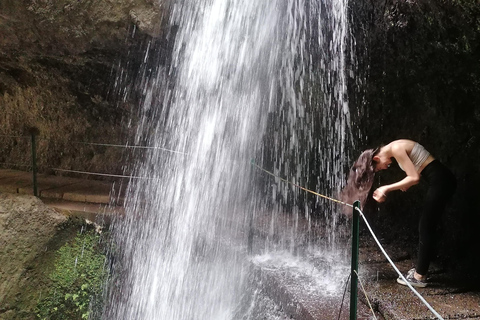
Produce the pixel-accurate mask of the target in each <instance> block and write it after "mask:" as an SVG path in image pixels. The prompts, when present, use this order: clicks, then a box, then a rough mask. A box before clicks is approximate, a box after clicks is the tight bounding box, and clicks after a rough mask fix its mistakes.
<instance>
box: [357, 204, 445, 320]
mask: <svg viewBox="0 0 480 320" xmlns="http://www.w3.org/2000/svg"><path fill="white" fill-rule="evenodd" d="M355 209H356V210H357V211H358V212H359V213H360V216H361V217H362V218H363V221H364V222H365V224H366V225H367V228H368V230H369V231H370V233H371V234H372V237H373V239H374V240H375V242H376V243H377V245H378V247H379V248H380V250H381V251H382V253H383V255H384V256H385V257H386V258H387V260H388V262H389V263H390V264H391V265H392V267H393V269H395V271H396V272H397V273H398V275H399V276H400V277H401V278H402V279H403V281H404V282H405V283H406V284H407V286H408V287H409V288H410V290H412V291H413V293H414V294H415V295H416V296H417V297H418V298H419V299H420V301H422V302H423V304H424V305H425V306H427V308H428V309H429V310H430V311H431V312H432V313H433V314H434V315H435V316H436V317H437V318H438V319H439V320H444V319H443V318H442V316H440V314H438V312H437V311H435V309H433V307H432V306H431V305H430V304H429V303H428V302H427V300H425V298H423V297H422V295H421V294H420V293H418V291H417V290H415V288H413V287H412V285H411V284H410V283H409V282H408V281H407V279H405V277H404V276H403V274H402V273H401V272H400V271H399V270H398V268H397V266H396V265H395V264H394V263H393V261H392V259H390V257H389V256H388V254H387V252H386V251H385V249H384V248H383V246H382V245H381V244H380V241H379V240H378V238H377V237H376V236H375V233H374V232H373V230H372V228H371V227H370V224H369V223H368V221H367V218H365V215H364V214H363V212H362V210H360V209H359V208H355Z"/></svg>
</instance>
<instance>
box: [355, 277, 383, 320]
mask: <svg viewBox="0 0 480 320" xmlns="http://www.w3.org/2000/svg"><path fill="white" fill-rule="evenodd" d="M353 272H355V274H356V275H357V279H358V281H359V282H360V287H362V291H363V295H364V296H365V299H367V304H368V307H369V308H370V310H372V314H373V317H374V318H375V320H377V316H376V315H375V311H374V310H373V308H372V305H371V304H370V300H369V299H368V296H367V291H366V290H365V287H364V286H363V283H362V280H361V279H360V276H359V275H358V272H357V270H353Z"/></svg>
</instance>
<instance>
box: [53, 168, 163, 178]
mask: <svg viewBox="0 0 480 320" xmlns="http://www.w3.org/2000/svg"><path fill="white" fill-rule="evenodd" d="M50 169H52V170H55V171H61V172H71V173H79V174H88V175H95V176H103V177H114V178H130V179H147V180H154V179H155V178H150V177H137V176H126V175H121V174H108V173H99V172H88V171H77V170H67V169H60V168H50Z"/></svg>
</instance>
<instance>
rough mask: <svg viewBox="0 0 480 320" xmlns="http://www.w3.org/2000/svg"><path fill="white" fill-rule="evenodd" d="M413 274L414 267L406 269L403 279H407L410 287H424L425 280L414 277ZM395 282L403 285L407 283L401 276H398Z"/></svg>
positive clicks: (425, 284)
mask: <svg viewBox="0 0 480 320" xmlns="http://www.w3.org/2000/svg"><path fill="white" fill-rule="evenodd" d="M414 274H415V268H413V269H410V270H409V271H408V273H407V275H406V276H405V279H407V282H408V283H410V285H411V286H412V287H419V288H425V287H426V286H427V281H425V280H417V279H415V277H414ZM397 282H398V283H400V284H403V285H404V286H406V285H407V283H406V282H405V281H404V280H403V279H402V277H398V278H397Z"/></svg>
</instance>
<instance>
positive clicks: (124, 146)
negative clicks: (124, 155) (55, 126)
mask: <svg viewBox="0 0 480 320" xmlns="http://www.w3.org/2000/svg"><path fill="white" fill-rule="evenodd" d="M73 143H77V144H86V145H94V146H104V147H116V148H129V149H156V150H163V151H168V152H171V153H178V154H183V155H188V153H185V152H181V151H176V150H171V149H166V148H161V147H148V146H129V145H122V144H109V143H95V142H80V141H74V142H73Z"/></svg>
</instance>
